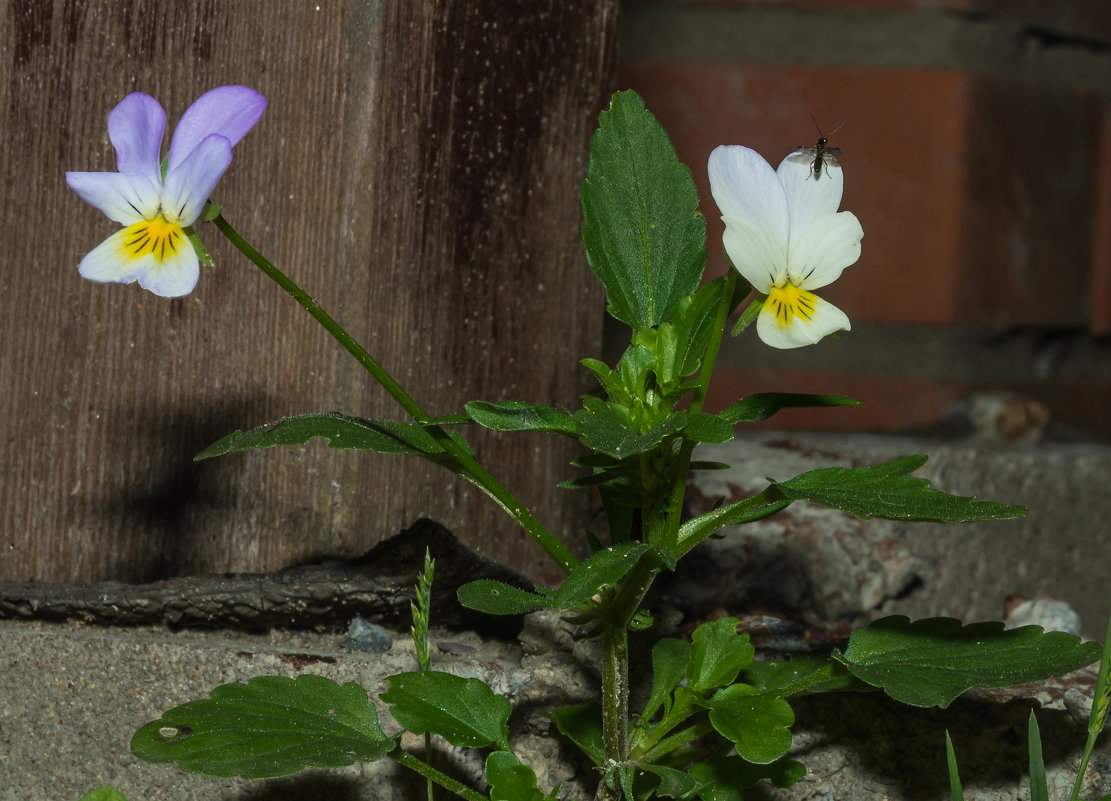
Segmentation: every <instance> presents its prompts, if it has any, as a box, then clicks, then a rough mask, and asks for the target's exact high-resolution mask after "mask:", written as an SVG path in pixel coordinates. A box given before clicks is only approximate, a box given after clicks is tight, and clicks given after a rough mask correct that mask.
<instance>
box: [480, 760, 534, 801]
mask: <svg viewBox="0 0 1111 801" xmlns="http://www.w3.org/2000/svg"><path fill="white" fill-rule="evenodd" d="M486 781H487V782H489V783H490V801H544V798H545V796H544V794H543V793H542V792H540V790H539V788H538V787H537V786H536V774H535V773H533V771H532V768H530V767H529V766H528V765H522V764H521V760H519V759H517V756H516V754H514V753H513V752H511V751H494V752H493V753H492V754H490V756H488V757H486Z"/></svg>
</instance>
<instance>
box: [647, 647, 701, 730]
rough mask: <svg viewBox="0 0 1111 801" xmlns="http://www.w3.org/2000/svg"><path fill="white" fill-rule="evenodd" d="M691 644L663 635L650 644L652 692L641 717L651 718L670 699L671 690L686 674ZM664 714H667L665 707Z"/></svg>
mask: <svg viewBox="0 0 1111 801" xmlns="http://www.w3.org/2000/svg"><path fill="white" fill-rule="evenodd" d="M690 658H691V645H690V643H689V642H687V641H686V640H680V639H677V638H675V637H665V638H663V639H662V640H659V641H658V642H657V643H656V644H655V645H654V646H652V694H651V695H650V696H649V697H648V703H647V704H645V705H644V712H642V713H641V718H642V719H643V720H645V721H647V720H651V719H652V717H653V716H654V715H655V714H656V711H657V710H658V709H659V708H660V707H661V706H664V704H665V703H666V702H667V701H669V700H670V698H671V691H672V690H674V689H675V688H676V687H678V686H679V682H681V681H682V680H683V679H684V678H686V675H687V663H688V662H689V661H690ZM664 714H667V710H666V708H665V710H664Z"/></svg>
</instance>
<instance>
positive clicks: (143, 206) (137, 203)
mask: <svg viewBox="0 0 1111 801" xmlns="http://www.w3.org/2000/svg"><path fill="white" fill-rule="evenodd" d="M66 183H67V184H69V188H70V189H72V190H73V191H74V192H76V193H77V194H79V195H80V196H81V199H82V200H84V201H85V202H86V203H88V204H89V205H90V206H94V207H95V208H98V209H100V210H101V211H103V212H104V213H105V214H106V215H107V216H108V219H110V220H114V221H116V222H118V223H119V224H120V225H130V224H131V223H133V222H138V221H139V220H149V219H150V218H152V217H154V215H155V214H157V213H158V203H159V199H158V195H159V189H158V186H156V185H155V184H153V183H151V181H150V179H149V178H147V177H146V176H145V175H140V174H138V173H134V174H130V175H125V174H123V173H118V172H67V173H66Z"/></svg>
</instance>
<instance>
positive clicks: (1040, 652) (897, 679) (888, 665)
mask: <svg viewBox="0 0 1111 801" xmlns="http://www.w3.org/2000/svg"><path fill="white" fill-rule="evenodd" d="M1099 655H1100V645H1099V644H1098V643H1094V642H1086V643H1082V642H1081V641H1080V640H1079V639H1077V638H1076V637H1073V636H1072V635H1071V634H1065V633H1064V632H1060V631H1051V632H1043V631H1042V629H1041V627H1039V626H1023V627H1021V628H1017V629H1007V630H1004V628H1003V624H1002V623H973V624H971V625H968V626H962V625H961V622H960V621H959V620H954V619H953V618H943V617H935V618H928V619H926V620H917V621H915V622H913V623H912V622H910V620H908V619H907V618H906V617H903V616H902V615H893V616H891V617H885V618H882V619H880V620H877V621H876V622H875V623H873V624H872V625H870V626H868V627H867V628H864V629H857V630H856V631H854V632H853V633H852V635H851V636H850V637H849V645H848V647H847V648H846V649H845V653H844V654H838V653H836V652H834V658H836V659H838V660H839V661H840V662H841V663H842V664H844V665H845V666H846V667H847V668H848V669H849V671H851V672H852V674H853V675H854V676H856V677H857V678H859V679H861V680H863V681H866V682H867V683H868V684H871V685H872V686H874V687H880V688H882V689H883V691H884V692H886V693H887V694H888V695H890V696H891V697H892V698H894V699H895V700H897V701H901V702H902V703H904V704H909V705H911V706H921V707H926V706H940V707H943V708H944V707H947V706H949V704H951V703H952V702H953V699H955V698H956V697H957V696H959V695H960V694H961V693H963V692H965V691H966V690H970V689H972V688H973V687H988V688H999V687H1011V686H1014V685H1016V684H1026V683H1028V682H1032V681H1040V680H1042V679H1045V678H1048V677H1050V676H1063V675H1064V674H1066V673H1071V672H1072V671H1074V670H1079V669H1080V668H1082V667H1084V666H1085V665H1090V664H1092V663H1093V662H1095V661H1096V660H1097V659H1099Z"/></svg>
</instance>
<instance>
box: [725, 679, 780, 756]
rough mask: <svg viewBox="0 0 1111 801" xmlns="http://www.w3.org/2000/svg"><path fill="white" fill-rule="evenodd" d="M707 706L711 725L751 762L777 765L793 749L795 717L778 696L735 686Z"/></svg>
mask: <svg viewBox="0 0 1111 801" xmlns="http://www.w3.org/2000/svg"><path fill="white" fill-rule="evenodd" d="M706 706H707V707H709V709H710V724H711V725H712V726H713V727H714V728H715V729H716V730H717V732H718V733H719V734H720V735H721V736H722V737H725V738H726V739H727V740H730V741H732V743H733V747H734V748H736V749H737V753H738V754H739V755H740V756H741V757H743V758H744V759H746V760H748V761H749V762H754V763H756V764H758V765H766V764H768V763H770V762H775V761H776V760H777V759H779V758H781V757H783V756H784V755H786V753H787V751H788V749H789V748H790V747H791V725H792V724H794V722H795V713H794V712H793V711H792V710H791V705H790V704H788V703H787V702H786V701H784V700H783V699H782V698H779V697H778V696H775V695H761V694H759V693H757V692H756V690H755V688H753V687H749V686H748V685H745V684H734V685H732V686H730V687H726V688H725V689H724V690H720V691H719V692H718V693H717V694H715V695H714V697H713V698H711V699H710V700H709V701H707V702H706Z"/></svg>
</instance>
